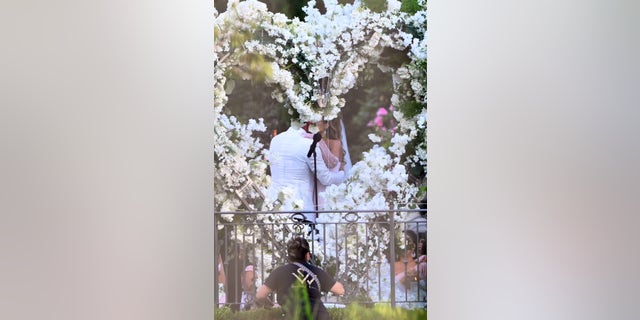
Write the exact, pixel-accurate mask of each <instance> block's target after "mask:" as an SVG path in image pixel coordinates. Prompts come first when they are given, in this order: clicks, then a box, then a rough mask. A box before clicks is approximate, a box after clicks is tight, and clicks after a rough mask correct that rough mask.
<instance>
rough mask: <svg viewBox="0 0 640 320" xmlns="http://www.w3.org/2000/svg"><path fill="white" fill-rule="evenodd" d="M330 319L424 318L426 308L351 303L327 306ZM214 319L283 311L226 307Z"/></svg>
mask: <svg viewBox="0 0 640 320" xmlns="http://www.w3.org/2000/svg"><path fill="white" fill-rule="evenodd" d="M327 310H328V311H329V314H330V315H331V319H332V320H369V319H377V320H382V319H384V320H426V319H427V310H426V309H424V308H421V309H405V308H400V307H396V308H392V307H391V306H389V305H375V306H373V307H364V306H360V305H357V304H351V305H349V306H347V307H346V308H327ZM214 319H215V320H282V319H284V313H283V312H282V309H280V308H272V309H255V310H251V311H240V312H233V311H231V309H229V308H227V307H223V308H217V309H215V311H214Z"/></svg>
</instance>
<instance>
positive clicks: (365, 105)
mask: <svg viewBox="0 0 640 320" xmlns="http://www.w3.org/2000/svg"><path fill="white" fill-rule="evenodd" d="M392 93H393V84H392V81H391V74H389V73H383V72H382V71H380V69H379V68H378V67H377V66H375V65H372V64H369V65H367V66H366V68H365V69H364V70H363V72H362V73H361V74H360V76H359V77H358V80H357V82H356V87H355V88H354V89H352V90H351V91H349V92H348V93H347V94H346V95H345V99H346V101H347V102H346V104H345V107H344V109H343V111H342V117H343V121H344V125H345V128H346V134H347V144H348V145H349V152H350V155H351V161H352V162H353V163H356V162H358V161H360V160H361V159H362V152H364V151H367V150H369V149H371V147H372V146H373V142H371V140H369V138H368V135H369V133H374V132H375V131H376V130H375V128H372V127H369V126H368V124H369V122H370V121H372V120H373V119H375V117H376V111H377V110H378V108H381V107H389V105H390V103H391V102H390V99H391V95H392ZM388 116H391V115H388Z"/></svg>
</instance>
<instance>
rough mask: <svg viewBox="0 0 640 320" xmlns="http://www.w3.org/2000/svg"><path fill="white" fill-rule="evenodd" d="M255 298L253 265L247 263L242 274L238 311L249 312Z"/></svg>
mask: <svg viewBox="0 0 640 320" xmlns="http://www.w3.org/2000/svg"><path fill="white" fill-rule="evenodd" d="M255 298H256V271H255V267H254V265H253V263H251V262H247V266H246V267H245V268H244V272H243V273H242V298H241V301H240V310H250V309H251V307H252V306H253V303H254V301H255Z"/></svg>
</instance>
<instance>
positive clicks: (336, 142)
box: [327, 139, 342, 147]
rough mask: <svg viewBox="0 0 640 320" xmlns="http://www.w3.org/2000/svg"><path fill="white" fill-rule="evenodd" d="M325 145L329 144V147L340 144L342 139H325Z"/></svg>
mask: <svg viewBox="0 0 640 320" xmlns="http://www.w3.org/2000/svg"><path fill="white" fill-rule="evenodd" d="M327 145H329V147H336V146H342V141H340V140H338V139H327Z"/></svg>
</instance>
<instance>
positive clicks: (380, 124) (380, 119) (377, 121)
mask: <svg viewBox="0 0 640 320" xmlns="http://www.w3.org/2000/svg"><path fill="white" fill-rule="evenodd" d="M373 122H375V124H376V125H377V126H378V127H382V116H380V115H378V116H377V117H376V119H375V120H373Z"/></svg>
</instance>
